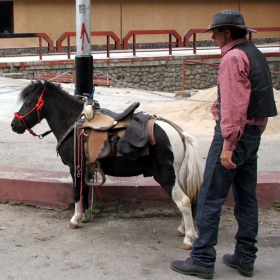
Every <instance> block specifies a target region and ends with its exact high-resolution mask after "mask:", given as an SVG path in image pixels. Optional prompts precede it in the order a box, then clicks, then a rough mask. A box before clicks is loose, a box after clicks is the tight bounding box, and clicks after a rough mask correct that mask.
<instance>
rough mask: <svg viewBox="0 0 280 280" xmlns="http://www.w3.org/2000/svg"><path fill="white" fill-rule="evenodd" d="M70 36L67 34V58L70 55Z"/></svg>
mask: <svg viewBox="0 0 280 280" xmlns="http://www.w3.org/2000/svg"><path fill="white" fill-rule="evenodd" d="M70 48H71V47H70V36H67V54H68V59H70V57H71V55H70V52H71V51H70Z"/></svg>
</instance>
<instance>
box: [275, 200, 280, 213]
mask: <svg viewBox="0 0 280 280" xmlns="http://www.w3.org/2000/svg"><path fill="white" fill-rule="evenodd" d="M275 207H276V210H278V211H280V201H278V200H276V202H275Z"/></svg>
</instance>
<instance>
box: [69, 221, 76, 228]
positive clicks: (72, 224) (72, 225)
mask: <svg viewBox="0 0 280 280" xmlns="http://www.w3.org/2000/svg"><path fill="white" fill-rule="evenodd" d="M69 228H72V229H76V228H78V224H76V223H73V222H70V223H69Z"/></svg>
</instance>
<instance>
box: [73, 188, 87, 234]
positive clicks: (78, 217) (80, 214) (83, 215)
mask: <svg viewBox="0 0 280 280" xmlns="http://www.w3.org/2000/svg"><path fill="white" fill-rule="evenodd" d="M88 194H89V188H88V186H84V187H83V190H82V205H81V200H80V188H79V187H78V188H75V189H74V198H75V213H74V215H73V217H72V218H71V220H70V228H73V229H75V228H77V227H78V225H79V223H84V222H86V221H88V220H89V218H90V210H89V204H88Z"/></svg>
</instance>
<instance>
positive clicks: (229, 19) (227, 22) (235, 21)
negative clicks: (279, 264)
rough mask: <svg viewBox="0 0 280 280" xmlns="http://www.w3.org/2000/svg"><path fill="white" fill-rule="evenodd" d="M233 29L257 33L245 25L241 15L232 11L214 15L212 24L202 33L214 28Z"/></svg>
mask: <svg viewBox="0 0 280 280" xmlns="http://www.w3.org/2000/svg"><path fill="white" fill-rule="evenodd" d="M222 27H223V28H234V29H245V30H247V31H251V32H257V30H254V29H251V28H249V27H247V26H246V25H245V21H244V18H243V15H242V14H241V13H239V12H237V11H234V10H224V11H221V12H218V13H216V14H214V16H213V20H212V24H211V25H210V26H209V28H208V29H206V30H204V31H203V32H202V33H205V32H208V31H210V30H213V29H214V28H222Z"/></svg>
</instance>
